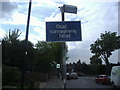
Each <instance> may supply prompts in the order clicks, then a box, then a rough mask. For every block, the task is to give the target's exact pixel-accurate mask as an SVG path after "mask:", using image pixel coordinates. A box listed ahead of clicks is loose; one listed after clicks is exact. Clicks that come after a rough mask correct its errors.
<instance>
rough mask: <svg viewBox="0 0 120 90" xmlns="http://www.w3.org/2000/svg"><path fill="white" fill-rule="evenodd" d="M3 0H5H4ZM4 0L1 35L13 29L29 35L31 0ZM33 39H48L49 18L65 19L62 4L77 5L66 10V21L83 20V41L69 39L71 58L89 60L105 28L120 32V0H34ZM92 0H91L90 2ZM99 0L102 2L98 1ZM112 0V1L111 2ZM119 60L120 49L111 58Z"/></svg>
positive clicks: (1, 4)
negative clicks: (94, 45) (27, 32)
mask: <svg viewBox="0 0 120 90" xmlns="http://www.w3.org/2000/svg"><path fill="white" fill-rule="evenodd" d="M1 1H2V2H1ZM1 1H0V39H2V38H3V37H4V35H5V33H6V32H8V30H9V29H15V28H17V29H20V32H22V34H21V36H20V39H21V40H23V39H25V30H26V23H27V12H28V0H26V1H25V0H18V1H17V0H1ZM16 1H17V2H16ZM32 1H33V2H32V10H31V19H30V29H29V41H31V42H32V43H34V44H35V43H37V41H38V40H39V41H45V39H46V30H45V27H46V26H45V22H46V21H61V13H60V10H59V8H58V7H59V6H62V5H63V4H68V5H75V6H77V8H78V12H77V14H70V13H65V21H81V30H82V41H77V42H66V43H67V45H68V56H69V57H70V58H69V60H68V61H67V62H77V61H78V60H79V59H80V60H81V61H82V62H86V63H89V62H90V60H89V59H90V57H91V56H92V53H91V52H90V44H92V43H94V41H95V40H97V38H99V37H100V34H101V33H104V32H105V31H111V32H117V33H118V1H119V0H32ZM88 1H89V2H88ZM98 1H99V2H98ZM108 1H109V2H108ZM117 61H118V51H115V52H113V55H112V56H111V57H110V62H117Z"/></svg>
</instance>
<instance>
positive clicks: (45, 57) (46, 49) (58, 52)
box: [35, 41, 62, 72]
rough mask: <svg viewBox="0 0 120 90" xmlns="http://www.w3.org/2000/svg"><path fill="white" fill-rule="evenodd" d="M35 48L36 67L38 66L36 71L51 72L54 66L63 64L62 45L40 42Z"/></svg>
mask: <svg viewBox="0 0 120 90" xmlns="http://www.w3.org/2000/svg"><path fill="white" fill-rule="evenodd" d="M35 47H36V50H37V61H36V66H38V67H36V70H39V71H42V72H49V71H50V70H51V68H52V65H53V64H57V63H62V47H61V43H47V42H43V41H42V42H40V41H38V43H37V44H36V45H35ZM43 68H44V69H43Z"/></svg>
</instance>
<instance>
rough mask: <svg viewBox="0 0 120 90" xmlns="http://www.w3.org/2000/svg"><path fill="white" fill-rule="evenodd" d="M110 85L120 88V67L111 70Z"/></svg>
mask: <svg viewBox="0 0 120 90" xmlns="http://www.w3.org/2000/svg"><path fill="white" fill-rule="evenodd" d="M111 84H112V86H113V87H116V86H117V87H120V66H113V67H112V70H111Z"/></svg>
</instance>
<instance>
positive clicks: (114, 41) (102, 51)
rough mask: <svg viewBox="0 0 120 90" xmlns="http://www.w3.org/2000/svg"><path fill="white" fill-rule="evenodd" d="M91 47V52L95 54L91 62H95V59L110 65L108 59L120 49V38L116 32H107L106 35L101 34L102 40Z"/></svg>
mask: <svg viewBox="0 0 120 90" xmlns="http://www.w3.org/2000/svg"><path fill="white" fill-rule="evenodd" d="M90 47H91V48H90V50H91V52H92V53H93V54H95V55H94V56H93V57H91V60H94V61H95V59H94V58H96V60H99V61H100V59H102V60H104V61H105V62H106V64H107V65H109V61H108V58H109V57H110V56H111V55H112V52H113V51H115V50H116V49H119V48H120V37H119V36H117V35H116V33H115V32H113V33H111V32H107V31H106V32H105V34H102V33H101V35H100V38H98V39H97V40H96V41H95V42H94V44H91V45H90ZM97 57H98V59H97ZM91 62H93V61H91Z"/></svg>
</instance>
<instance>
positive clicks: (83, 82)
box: [66, 77, 112, 89]
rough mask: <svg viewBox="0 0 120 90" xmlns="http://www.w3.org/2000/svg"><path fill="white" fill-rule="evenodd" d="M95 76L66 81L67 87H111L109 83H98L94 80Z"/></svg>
mask: <svg viewBox="0 0 120 90" xmlns="http://www.w3.org/2000/svg"><path fill="white" fill-rule="evenodd" d="M94 79H95V77H79V78H78V79H71V80H67V81H66V87H67V88H110V89H111V88H112V87H111V86H110V85H102V84H98V83H96V82H95V81H94Z"/></svg>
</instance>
